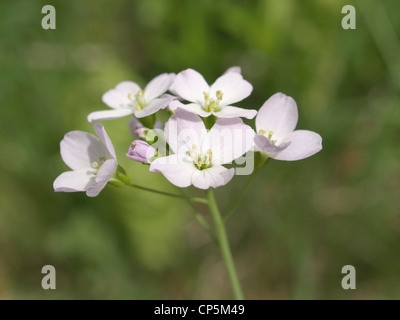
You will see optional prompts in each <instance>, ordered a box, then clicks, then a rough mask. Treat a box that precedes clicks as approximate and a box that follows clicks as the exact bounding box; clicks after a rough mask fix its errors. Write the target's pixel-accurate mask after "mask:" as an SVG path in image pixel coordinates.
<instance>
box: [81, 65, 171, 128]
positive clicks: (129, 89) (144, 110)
mask: <svg viewBox="0 0 400 320" xmlns="http://www.w3.org/2000/svg"><path fill="white" fill-rule="evenodd" d="M174 79H175V74H174V73H163V74H161V75H159V76H157V77H155V78H154V79H153V80H151V81H150V82H149V83H148V84H147V86H146V88H145V89H144V90H142V89H141V88H140V87H139V85H138V84H136V83H135V82H132V81H124V82H121V83H119V84H118V85H117V86H116V87H115V88H114V89H111V90H109V91H107V92H106V93H105V94H104V95H103V102H104V103H105V104H106V105H108V106H109V107H110V108H112V110H104V111H96V112H92V113H91V114H89V115H88V121H89V122H96V121H101V120H111V119H117V118H122V117H125V116H128V115H131V114H133V115H135V117H136V118H144V117H147V116H149V115H151V114H153V113H156V112H157V111H159V110H160V109H164V108H166V107H167V106H168V105H169V104H170V102H171V101H172V100H173V99H174V97H173V96H171V95H166V94H165V92H167V90H168V89H169V87H170V85H171V83H172V82H173V81H174Z"/></svg>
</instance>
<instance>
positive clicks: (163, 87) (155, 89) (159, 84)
mask: <svg viewBox="0 0 400 320" xmlns="http://www.w3.org/2000/svg"><path fill="white" fill-rule="evenodd" d="M174 79H175V73H163V74H160V75H159V76H157V77H155V78H154V79H153V80H151V81H150V82H149V83H148V84H147V86H146V88H145V89H144V98H145V100H146V101H147V103H150V102H151V101H153V100H154V99H156V98H158V97H160V96H161V95H162V94H163V93H165V92H167V90H168V89H169V87H170V86H171V84H172V82H173V81H174Z"/></svg>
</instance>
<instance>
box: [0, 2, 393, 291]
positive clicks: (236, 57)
mask: <svg viewBox="0 0 400 320" xmlns="http://www.w3.org/2000/svg"><path fill="white" fill-rule="evenodd" d="M47 2H48V1H31V0H19V1H2V2H0V21H1V22H0V70H1V72H0V104H1V109H0V110H1V111H0V124H1V125H0V145H1V150H2V151H1V157H0V188H1V192H0V208H1V209H0V298H1V299H14V298H22V299H31V298H39V299H56V298H59V299H71V298H78V299H83V298H85V299H87V298H101V299H117V298H127V299H147V298H161V299H163V298H169V299H178V298H189V299H192V298H199V299H202V298H210V299H213V298H229V297H231V295H230V287H229V283H228V281H227V277H226V274H225V270H224V266H223V264H222V261H221V258H220V254H219V251H218V248H217V246H216V245H215V244H214V243H213V242H212V241H210V240H209V239H208V235H207V234H206V233H205V232H204V230H203V229H201V227H200V226H199V225H198V224H197V221H196V220H195V219H194V217H193V215H192V214H191V210H190V208H189V207H188V206H187V205H186V204H185V203H184V202H181V201H179V200H171V199H169V198H165V197H162V196H156V195H152V194H148V193H144V192H143V191H139V190H133V189H129V188H125V189H117V188H113V187H107V188H106V189H105V190H104V191H103V192H102V193H101V194H100V196H99V197H98V198H95V199H89V198H87V197H86V196H85V195H84V194H83V193H80V194H55V193H53V190H52V183H53V180H54V179H55V177H56V176H57V175H58V174H60V173H61V172H62V171H64V170H66V166H65V165H64V164H63V163H62V160H61V158H60V156H59V142H60V140H61V139H62V137H63V135H64V134H65V133H66V132H68V131H71V130H77V129H79V130H84V131H89V132H92V127H91V125H90V124H89V123H87V121H86V116H87V114H88V113H90V112H91V111H95V110H101V109H103V108H104V105H103V104H102V102H101V95H102V94H103V93H104V92H105V91H106V90H108V89H110V88H112V87H113V86H114V85H115V84H117V83H118V82H120V81H122V80H134V81H137V82H139V83H141V84H145V83H146V82H147V81H149V80H150V79H151V78H153V77H154V76H155V75H157V74H159V73H162V72H179V71H181V70H183V69H185V68H188V67H191V68H194V69H197V70H198V71H200V72H201V73H203V74H204V75H205V76H206V78H207V79H208V80H209V82H212V81H214V79H215V78H216V77H218V76H219V75H220V74H221V73H222V72H223V71H224V70H225V69H226V68H228V67H229V66H232V65H240V66H242V69H243V74H244V76H245V78H246V79H248V80H249V81H250V82H252V84H253V85H254V91H253V94H252V96H251V97H250V98H248V99H247V100H245V101H243V102H241V103H240V106H248V107H250V108H259V107H260V106H261V105H262V103H263V102H264V101H265V100H266V99H267V98H268V97H269V96H271V95H272V94H274V93H275V92H277V91H281V92H284V93H286V94H288V95H291V96H293V97H294V98H295V99H296V101H297V102H298V105H299V112H300V120H299V125H298V128H306V129H310V130H313V131H316V132H318V133H320V134H321V136H322V137H323V144H324V149H323V151H322V152H321V153H319V154H317V155H315V156H313V157H312V158H310V159H307V160H303V161H299V162H292V163H289V162H278V161H271V163H270V164H269V166H268V167H267V168H265V169H264V170H263V171H262V172H261V173H260V174H259V176H258V177H257V178H256V179H255V181H254V185H253V186H252V189H251V191H250V192H249V193H248V195H247V196H246V198H245V201H244V202H243V204H242V205H241V206H240V209H239V210H238V212H237V213H236V214H235V216H234V217H233V218H232V220H230V222H229V224H228V231H229V235H230V238H231V243H232V247H233V252H234V257H235V260H236V263H237V267H238V273H239V275H240V278H241V280H242V282H243V286H244V291H245V294H246V296H247V298H251V299H279V298H288V299H291V298H324V299H336V298H344V299H356V298H377V299H381V298H399V296H400V255H399V252H400V215H399V214H400V201H399V195H400V170H399V169H400V168H399V155H400V112H399V94H398V93H399V87H400V76H399V75H400V69H399V68H400V67H399V66H400V44H399V42H398V39H399V38H400V34H399V32H398V31H399V30H400V4H399V3H398V2H397V1H389V0H382V1H373V0H363V1H353V0H348V1H346V0H324V1H320V0H304V1H295V0H280V1H272V0H259V1H227V0H219V1H212V0H199V1H194V0H185V1H181V0H169V1H165V0H151V1H130V0H126V1H122V0H118V1H110V0H108V1H105V0H102V1H100V0H99V1H96V3H92V2H90V1H77V0H71V1H52V2H51V3H52V4H53V5H54V6H55V8H56V11H57V29H56V30H43V29H42V28H41V19H42V17H43V15H42V14H41V8H42V6H43V5H45V4H48V3H47ZM346 4H353V5H354V6H355V7H356V10H357V29H356V30H349V31H345V30H343V29H342V28H341V20H342V17H343V15H342V13H341V9H342V7H343V6H344V5H346ZM126 123H127V119H121V120H115V121H109V122H104V125H105V127H106V129H107V131H108V133H109V134H110V137H111V139H112V140H113V142H114V144H115V146H116V149H117V156H118V158H119V160H120V163H121V165H122V166H123V167H125V169H126V170H127V171H128V173H129V174H130V176H131V177H132V180H133V181H134V182H135V183H138V184H141V185H146V186H149V187H154V188H158V189H162V190H166V191H175V189H174V188H173V187H171V186H170V185H169V184H168V183H167V182H166V181H165V179H164V178H163V177H162V176H161V175H159V174H150V173H148V170H147V167H146V166H144V165H140V164H137V163H133V162H132V161H131V160H129V159H127V158H126V157H125V155H124V153H125V152H126V151H127V150H128V147H129V144H130V142H131V136H130V132H129V129H128V127H127V126H126ZM250 123H252V122H250ZM246 181H247V177H236V178H235V179H234V181H233V182H232V183H231V184H230V185H228V187H226V188H223V189H219V190H218V191H217V195H218V198H219V202H220V203H221V206H222V209H223V210H224V211H227V210H228V209H229V208H230V205H231V204H232V202H233V201H234V199H235V197H236V196H237V195H238V194H239V193H240V191H241V188H242V187H243V185H244V183H245V182H246ZM190 192H193V193H195V194H199V195H200V194H201V193H198V192H197V191H195V190H190ZM48 264H50V265H54V266H55V267H56V270H57V289H56V290H53V291H52V290H50V291H44V290H43V289H42V288H41V285H40V284H41V279H42V275H41V268H42V267H43V266H44V265H48ZM348 264H350V265H354V266H355V267H356V270H357V290H353V291H344V290H343V289H342V288H341V285H340V284H341V279H342V276H343V275H342V274H341V269H342V267H343V266H344V265H348Z"/></svg>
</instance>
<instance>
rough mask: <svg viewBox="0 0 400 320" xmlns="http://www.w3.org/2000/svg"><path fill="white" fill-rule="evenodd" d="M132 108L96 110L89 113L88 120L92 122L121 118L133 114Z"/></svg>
mask: <svg viewBox="0 0 400 320" xmlns="http://www.w3.org/2000/svg"><path fill="white" fill-rule="evenodd" d="M132 113H133V111H132V109H125V108H124V109H115V110H103V111H95V112H92V113H91V114H89V115H88V117H87V120H88V121H89V122H91V123H93V122H97V121H103V120H113V119H119V118H123V117H126V116H129V115H130V114H132Z"/></svg>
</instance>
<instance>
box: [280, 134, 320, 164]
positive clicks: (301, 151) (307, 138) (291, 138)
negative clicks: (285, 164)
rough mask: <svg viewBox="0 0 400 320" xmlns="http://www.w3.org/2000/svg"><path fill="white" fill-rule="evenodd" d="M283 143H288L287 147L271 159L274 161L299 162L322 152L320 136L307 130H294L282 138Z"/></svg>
mask: <svg viewBox="0 0 400 320" xmlns="http://www.w3.org/2000/svg"><path fill="white" fill-rule="evenodd" d="M283 143H289V145H288V147H287V148H286V149H284V150H282V151H281V152H280V153H278V154H277V155H276V156H274V157H273V158H274V159H276V160H284V161H296V160H301V159H305V158H308V157H310V156H312V155H314V154H316V153H317V152H319V151H321V150H322V138H321V136H320V135H319V134H318V133H316V132H313V131H308V130H296V131H294V132H291V133H289V134H288V135H287V136H286V137H285V138H284V141H283Z"/></svg>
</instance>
